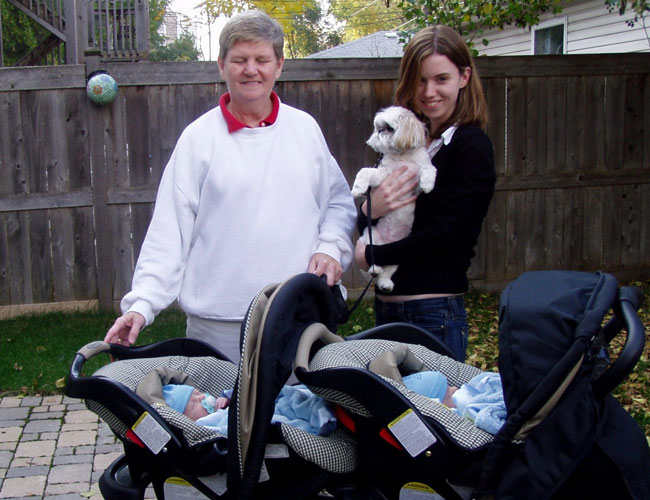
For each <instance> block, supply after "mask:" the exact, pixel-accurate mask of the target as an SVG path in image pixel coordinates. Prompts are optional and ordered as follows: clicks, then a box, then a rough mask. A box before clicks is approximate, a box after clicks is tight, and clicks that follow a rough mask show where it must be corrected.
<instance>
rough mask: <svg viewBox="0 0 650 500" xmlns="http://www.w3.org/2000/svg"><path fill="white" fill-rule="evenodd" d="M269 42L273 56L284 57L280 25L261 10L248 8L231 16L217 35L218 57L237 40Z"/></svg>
mask: <svg viewBox="0 0 650 500" xmlns="http://www.w3.org/2000/svg"><path fill="white" fill-rule="evenodd" d="M257 41H265V42H271V45H273V51H274V52H275V57H277V58H278V60H279V59H282V58H283V57H284V53H283V49H284V33H283V31H282V26H280V23H278V22H277V21H276V20H275V19H273V18H271V17H270V16H269V15H268V14H266V13H265V12H262V11H261V10H249V11H247V12H241V13H239V14H236V15H235V16H233V17H231V18H230V20H229V21H228V22H227V23H226V24H225V26H224V27H223V29H222V30H221V34H220V35H219V58H220V59H221V60H222V61H223V60H224V59H225V58H226V54H227V53H228V51H229V50H230V49H231V48H232V46H233V45H235V44H236V43H237V42H257Z"/></svg>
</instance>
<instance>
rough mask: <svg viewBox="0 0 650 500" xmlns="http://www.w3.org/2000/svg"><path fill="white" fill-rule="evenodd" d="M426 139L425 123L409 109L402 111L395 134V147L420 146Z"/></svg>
mask: <svg viewBox="0 0 650 500" xmlns="http://www.w3.org/2000/svg"><path fill="white" fill-rule="evenodd" d="M425 139H426V129H425V127H424V124H423V123H422V122H421V121H420V120H418V118H417V117H416V116H415V115H414V114H413V113H411V112H410V111H408V110H404V112H403V113H400V115H399V116H398V118H397V127H395V135H394V136H393V145H394V147H395V148H397V149H399V150H405V149H413V148H418V147H420V146H424V142H425Z"/></svg>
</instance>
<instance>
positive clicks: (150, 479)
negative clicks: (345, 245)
mask: <svg viewBox="0 0 650 500" xmlns="http://www.w3.org/2000/svg"><path fill="white" fill-rule="evenodd" d="M332 300H333V296H332V292H331V290H330V289H329V288H328V287H327V285H326V284H325V283H324V282H323V281H322V280H321V279H319V278H317V277H316V276H314V275H309V274H305V275H299V276H297V277H295V278H293V279H290V280H288V281H287V282H285V283H283V284H280V285H270V286H268V287H265V289H264V290H262V291H261V292H260V293H259V294H258V295H257V296H256V297H255V298H254V299H253V301H252V303H251V306H250V307H249V310H248V312H247V314H246V318H245V320H244V322H243V324H242V339H241V348H242V356H241V359H242V362H241V363H240V365H239V366H236V365H234V364H233V363H231V362H230V361H228V360H226V359H224V357H223V356H222V354H221V353H220V352H219V351H218V350H216V349H214V348H212V347H211V346H209V345H207V344H205V343H203V342H200V341H197V340H192V339H187V338H182V339H174V340H169V341H164V342H159V343H156V344H152V345H148V346H141V347H133V346H131V347H128V348H127V347H122V346H119V345H116V344H110V345H109V344H106V343H104V342H93V343H91V344H89V345H87V346H85V347H84V348H82V349H80V350H79V352H78V353H77V354H76V356H75V358H74V360H73V363H72V365H71V369H70V373H69V377H68V383H67V386H66V390H65V392H66V394H67V395H68V396H71V397H76V398H81V399H84V401H85V403H86V405H87V407H88V408H89V409H90V410H92V411H94V412H96V413H97V414H98V415H99V416H100V417H101V418H102V420H104V421H105V422H107V423H108V425H109V427H110V428H111V430H112V431H113V432H114V433H115V435H116V436H117V437H118V438H119V439H120V440H121V441H122V443H123V446H124V455H123V456H121V457H119V458H118V459H117V460H116V461H115V462H113V464H111V465H110V466H109V467H108V468H107V469H106V471H105V472H104V474H103V475H102V477H101V478H100V489H101V492H102V494H103V496H104V497H105V498H107V499H109V500H112V499H116V500H117V499H120V500H122V499H124V498H133V499H136V498H137V499H142V498H143V497H144V493H145V489H146V488H147V486H148V485H149V484H152V485H153V487H154V490H155V493H156V496H157V497H158V498H161V499H162V498H165V497H169V498H172V497H176V496H178V495H181V496H182V495H192V494H197V493H198V492H201V493H202V494H204V495H205V496H207V497H208V498H233V499H234V498H236V499H247V498H259V499H286V498H292V499H301V498H312V497H313V496H314V495H316V494H317V493H318V492H319V491H320V490H321V489H322V488H323V487H324V486H325V485H326V483H327V481H328V479H329V477H330V476H331V475H337V476H341V477H344V476H346V475H347V474H350V473H352V472H353V471H354V469H355V467H356V445H355V442H354V441H353V440H352V439H351V437H350V436H349V434H348V432H347V431H346V430H345V429H337V430H336V431H334V432H333V433H332V434H330V435H329V436H316V435H313V434H310V433H308V432H306V431H304V430H302V429H299V428H295V427H292V426H290V425H288V424H285V423H277V424H272V425H270V424H269V423H270V421H271V416H272V415H273V408H274V403H275V399H276V397H277V395H278V393H279V391H280V390H281V388H282V387H283V385H284V384H285V382H286V381H287V379H288V377H289V375H290V373H291V367H292V362H293V356H294V355H295V344H296V343H297V334H296V332H297V331H298V332H299V331H302V329H304V326H305V324H307V323H309V322H311V321H321V322H323V323H325V324H327V325H328V326H329V327H330V328H332V329H334V328H335V327H336V321H335V319H336V311H337V307H336V306H335V305H334V304H333V302H332ZM292 337H296V340H295V342H294V341H292V340H291V338H292ZM292 349H293V351H292ZM100 353H105V354H110V355H111V356H113V357H115V358H117V359H118V360H119V361H115V362H113V363H110V364H108V365H106V366H104V367H102V368H100V369H99V370H98V371H97V372H95V373H94V374H93V375H92V376H83V375H82V369H83V365H84V363H85V362H86V361H87V360H88V359H89V358H90V357H92V356H95V355H98V354H100ZM161 366H165V367H168V368H172V369H175V370H179V371H182V372H184V373H187V374H188V375H189V376H190V378H191V379H192V380H193V381H194V382H195V384H196V386H197V387H198V388H199V389H200V390H202V391H206V392H210V393H211V394H220V393H221V391H223V390H224V389H230V388H232V389H233V395H232V399H231V402H230V407H229V411H228V436H223V435H221V434H220V433H219V432H216V431H214V430H211V429H210V428H206V427H202V426H200V425H198V424H196V423H195V422H193V421H192V420H190V419H189V418H187V417H185V416H184V415H182V414H180V413H178V412H176V411H175V410H173V409H171V408H169V407H167V406H165V405H158V404H154V405H149V404H148V403H147V402H145V401H144V400H143V399H142V398H140V397H139V396H138V395H137V394H136V393H135V392H134V390H135V388H136V387H137V385H138V383H139V382H140V381H141V380H142V379H143V378H144V377H145V376H146V375H148V374H149V373H150V372H151V371H152V370H155V369H156V368H158V367H161ZM190 490H198V492H197V491H194V492H193V493H192V491H190Z"/></svg>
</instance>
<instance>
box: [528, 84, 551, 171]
mask: <svg viewBox="0 0 650 500" xmlns="http://www.w3.org/2000/svg"><path fill="white" fill-rule="evenodd" d="M547 123H548V110H547V106H546V92H545V82H544V78H541V77H536V78H528V79H527V81H526V131H527V132H526V136H525V137H526V162H525V165H523V173H525V174H528V175H533V174H539V173H542V172H544V171H545V170H546V165H547V163H548V159H547V156H548V149H549V148H548V144H547V140H546V124H547Z"/></svg>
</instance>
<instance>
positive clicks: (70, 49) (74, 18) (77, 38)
mask: <svg viewBox="0 0 650 500" xmlns="http://www.w3.org/2000/svg"><path fill="white" fill-rule="evenodd" d="M64 1H65V3H64V11H63V12H64V13H65V36H66V42H65V62H66V64H81V63H83V62H84V52H85V50H86V48H87V47H88V6H87V0H64Z"/></svg>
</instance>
